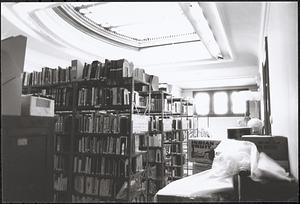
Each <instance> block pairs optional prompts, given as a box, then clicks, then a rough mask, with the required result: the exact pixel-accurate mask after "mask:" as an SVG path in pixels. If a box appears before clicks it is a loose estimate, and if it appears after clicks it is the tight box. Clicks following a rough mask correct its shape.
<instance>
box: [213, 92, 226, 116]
mask: <svg viewBox="0 0 300 204" xmlns="http://www.w3.org/2000/svg"><path fill="white" fill-rule="evenodd" d="M227 103H228V96H227V94H226V93H225V92H216V93H214V112H215V114H225V113H227V111H228V106H227Z"/></svg>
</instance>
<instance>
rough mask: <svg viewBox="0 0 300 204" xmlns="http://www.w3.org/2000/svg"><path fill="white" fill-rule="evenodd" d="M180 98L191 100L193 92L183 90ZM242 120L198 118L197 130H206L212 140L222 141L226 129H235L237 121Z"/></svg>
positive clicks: (239, 118) (234, 118)
mask: <svg viewBox="0 0 300 204" xmlns="http://www.w3.org/2000/svg"><path fill="white" fill-rule="evenodd" d="M182 96H183V97H191V98H193V91H192V90H183V91H182ZM242 118H243V117H199V118H198V128H199V129H201V128H204V129H207V130H208V131H209V133H210V136H211V137H212V138H215V139H220V140H223V139H226V138H227V128H229V127H237V126H238V120H241V119H242Z"/></svg>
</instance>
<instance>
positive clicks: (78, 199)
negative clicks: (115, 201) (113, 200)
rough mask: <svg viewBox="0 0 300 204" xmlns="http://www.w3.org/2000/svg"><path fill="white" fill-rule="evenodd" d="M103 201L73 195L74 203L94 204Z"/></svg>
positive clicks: (96, 198) (98, 198) (97, 198)
mask: <svg viewBox="0 0 300 204" xmlns="http://www.w3.org/2000/svg"><path fill="white" fill-rule="evenodd" d="M101 201H103V199H102V198H100V197H93V196H81V195H72V203H94V202H101Z"/></svg>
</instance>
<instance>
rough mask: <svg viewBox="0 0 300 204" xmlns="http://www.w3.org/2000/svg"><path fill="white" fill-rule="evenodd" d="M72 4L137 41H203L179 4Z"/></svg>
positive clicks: (109, 27) (101, 23) (99, 23)
mask: <svg viewBox="0 0 300 204" xmlns="http://www.w3.org/2000/svg"><path fill="white" fill-rule="evenodd" d="M71 5H72V6H73V7H74V8H75V9H76V10H78V11H79V12H80V13H81V14H83V15H84V16H85V17H87V18H89V19H90V20H92V21H94V22H95V23H97V24H98V25H100V26H102V27H104V28H106V29H107V30H110V31H113V32H116V33H119V34H122V35H125V36H128V37H131V38H133V39H135V40H155V39H162V38H172V37H180V36H186V35H190V36H191V37H193V39H195V37H197V40H200V39H199V37H198V36H197V34H196V32H195V31H194V29H193V27H192V25H191V24H190V22H189V21H188V19H187V18H186V17H185V16H184V14H183V12H182V10H181V8H180V6H179V5H178V3H177V2H159V3H155V2H126V3H123V2H103V3H71Z"/></svg>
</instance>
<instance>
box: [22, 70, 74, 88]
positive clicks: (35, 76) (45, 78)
mask: <svg viewBox="0 0 300 204" xmlns="http://www.w3.org/2000/svg"><path fill="white" fill-rule="evenodd" d="M72 78H73V77H72V67H67V68H65V69H64V68H61V67H58V68H49V67H43V68H42V71H41V72H38V71H33V72H31V73H28V72H23V76H22V84H23V86H34V85H47V84H56V83H61V82H70V81H72Z"/></svg>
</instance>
